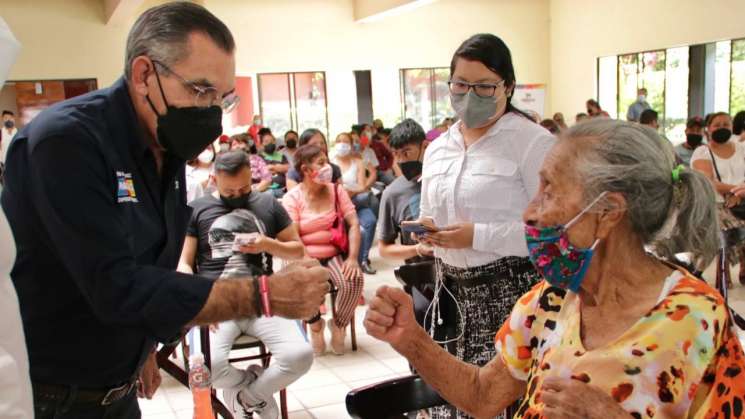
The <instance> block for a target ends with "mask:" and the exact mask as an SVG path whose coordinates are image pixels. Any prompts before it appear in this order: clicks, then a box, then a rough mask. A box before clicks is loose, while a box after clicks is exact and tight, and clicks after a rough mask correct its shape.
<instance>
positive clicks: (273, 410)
mask: <svg viewBox="0 0 745 419" xmlns="http://www.w3.org/2000/svg"><path fill="white" fill-rule="evenodd" d="M246 371H247V372H248V373H249V374H253V375H255V376H256V377H257V378H258V377H259V376H260V375H261V374H262V373H263V372H264V368H262V367H261V366H260V365H256V364H253V365H249V366H248V368H246ZM241 396H243V397H241ZM246 396H248V397H250V398H252V399H254V400H255V399H256V397H251V396H252V395H251V394H250V392H249V391H248V389H246V388H243V389H242V390H241V391H240V393H238V398H237V399H238V401H239V402H240V403H241V405H242V406H243V409H244V410H245V411H246V412H247V413H248V414H253V417H257V416H258V417H259V418H260V419H278V418H279V406H277V402H276V401H275V400H274V397H269V400H262V401H261V402H260V403H257V404H254V405H251V404H249V403H248V402H247V401H246V398H248V397H246Z"/></svg>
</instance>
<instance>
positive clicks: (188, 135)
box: [146, 66, 222, 161]
mask: <svg viewBox="0 0 745 419" xmlns="http://www.w3.org/2000/svg"><path fill="white" fill-rule="evenodd" d="M153 69H154V70H155V77H156V78H157V79H158V88H159V89H160V95H161V97H162V98H163V103H165V105H166V113H165V115H161V114H159V113H158V111H157V110H155V106H154V105H153V102H152V101H151V100H150V96H149V95H148V96H146V98H147V102H148V103H149V104H150V107H151V108H152V109H153V112H155V114H156V115H158V132H157V141H158V144H160V146H161V147H163V149H165V151H166V152H168V153H170V154H172V155H174V156H176V157H178V158H179V159H181V160H184V161H189V160H194V159H195V158H197V156H198V155H199V153H201V152H202V151H203V150H204V149H205V148H206V147H207V145H208V144H210V143H211V142H213V141H215V139H216V138H217V137H219V136H220V134H222V108H221V107H219V106H210V107H208V108H198V107H196V106H187V107H183V108H177V107H175V106H171V105H169V104H168V100H167V99H166V95H165V93H164V92H163V86H162V85H161V83H160V76H159V75H158V70H157V69H155V66H153Z"/></svg>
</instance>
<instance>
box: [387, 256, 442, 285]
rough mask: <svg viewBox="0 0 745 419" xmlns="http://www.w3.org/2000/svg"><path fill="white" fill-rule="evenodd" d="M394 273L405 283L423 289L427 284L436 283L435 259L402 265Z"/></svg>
mask: <svg viewBox="0 0 745 419" xmlns="http://www.w3.org/2000/svg"><path fill="white" fill-rule="evenodd" d="M394 274H395V276H396V279H397V280H398V281H399V282H401V283H402V284H403V285H406V286H409V287H413V288H418V289H420V290H422V289H423V288H424V287H425V286H426V285H428V284H429V285H432V284H434V283H435V277H436V273H435V261H434V260H428V261H423V262H417V263H409V264H406V265H402V266H400V267H399V268H398V269H396V270H395V271H394Z"/></svg>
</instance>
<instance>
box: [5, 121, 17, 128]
mask: <svg viewBox="0 0 745 419" xmlns="http://www.w3.org/2000/svg"><path fill="white" fill-rule="evenodd" d="M3 125H5V128H7V129H12V128H13V127H14V126H16V123H15V122H13V121H11V120H10V119H8V120H7V121H5V122H3Z"/></svg>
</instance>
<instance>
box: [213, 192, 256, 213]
mask: <svg viewBox="0 0 745 419" xmlns="http://www.w3.org/2000/svg"><path fill="white" fill-rule="evenodd" d="M250 197H251V192H249V193H247V194H244V195H238V196H222V195H220V201H222V203H223V204H225V206H226V207H228V208H230V209H231V210H235V209H239V208H247V207H248V199H249V198H250Z"/></svg>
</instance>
